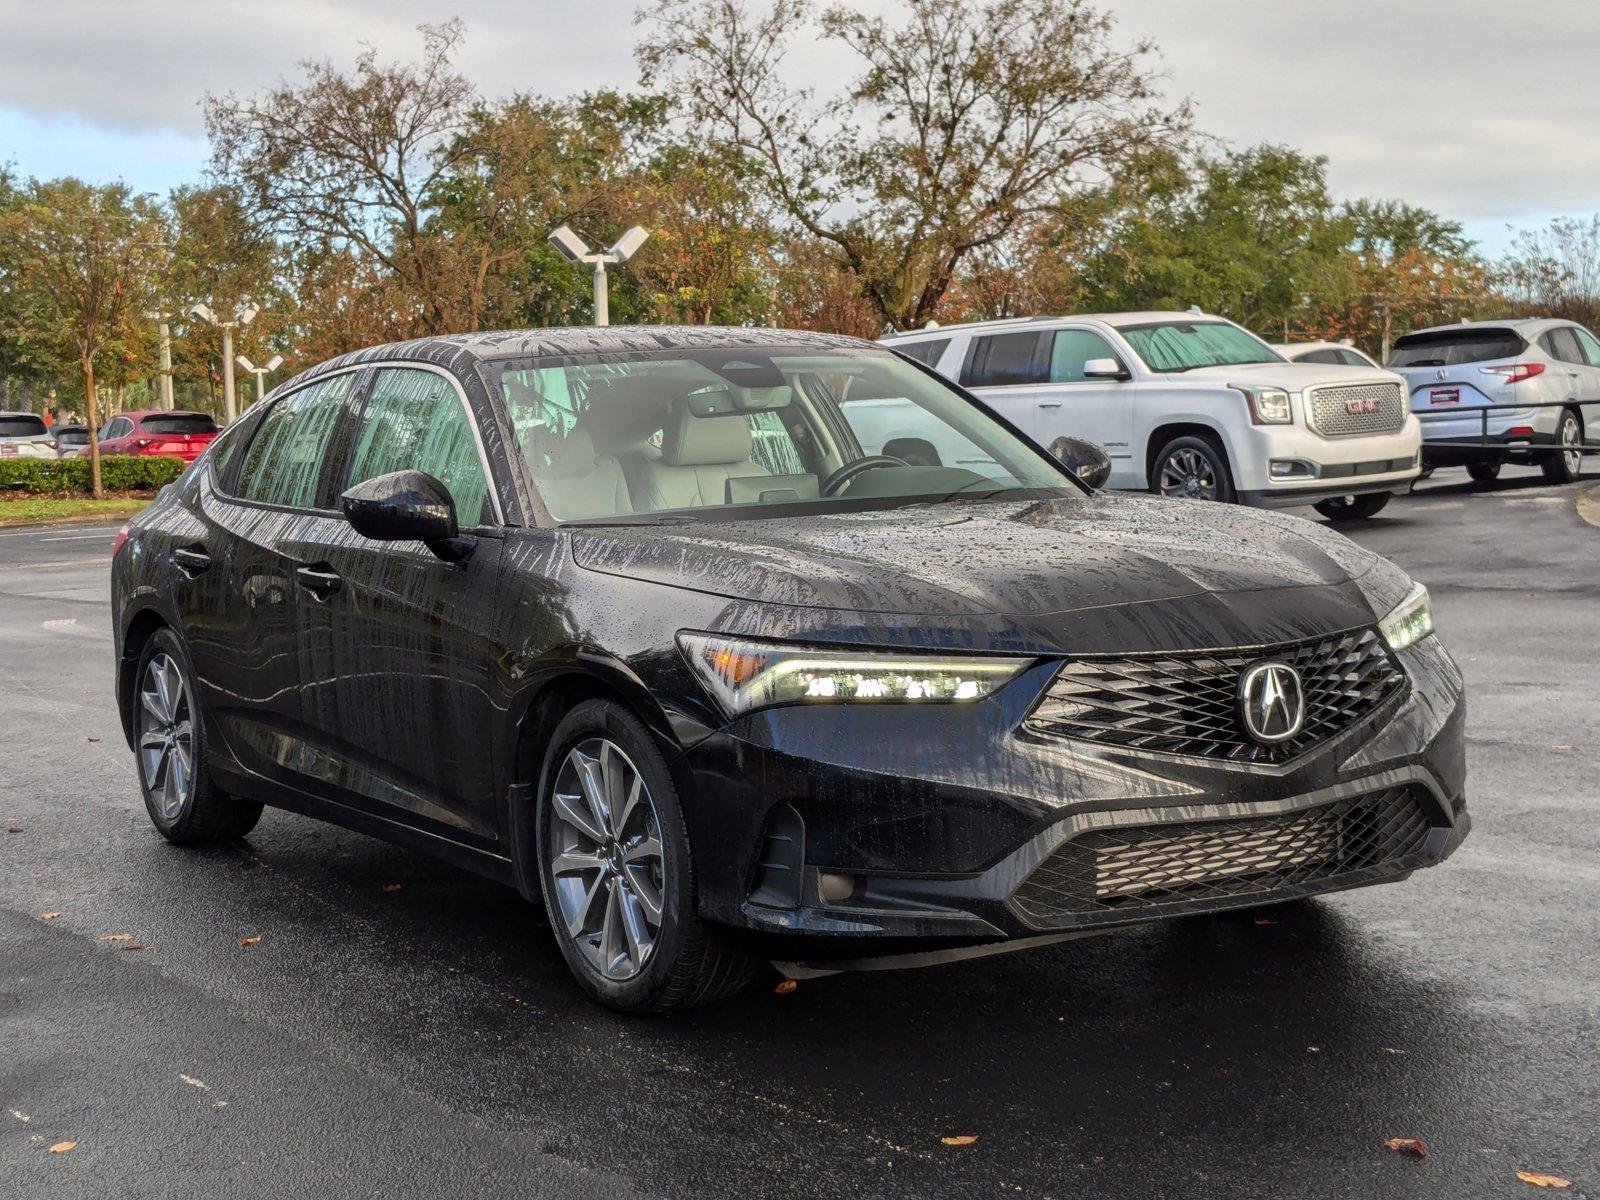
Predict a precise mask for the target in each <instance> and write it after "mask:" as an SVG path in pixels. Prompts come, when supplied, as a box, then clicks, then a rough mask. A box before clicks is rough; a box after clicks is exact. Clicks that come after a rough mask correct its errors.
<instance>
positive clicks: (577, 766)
mask: <svg viewBox="0 0 1600 1200" xmlns="http://www.w3.org/2000/svg"><path fill="white" fill-rule="evenodd" d="M536 829H537V831H538V832H537V839H538V842H537V845H536V847H535V849H536V852H537V854H538V862H539V883H540V888H541V890H542V891H543V893H544V902H545V909H546V911H547V912H548V913H549V916H550V928H551V930H552V931H553V932H554V934H555V938H556V944H557V945H558V946H560V947H561V954H562V956H563V957H564V958H565V959H566V960H567V966H568V967H569V968H570V969H571V971H572V974H573V978H575V979H576V980H577V981H578V986H579V987H581V988H582V989H583V990H584V991H585V992H587V993H588V994H589V996H590V997H591V998H592V999H594V1000H597V1001H599V1002H600V1003H601V1004H604V1005H605V1006H606V1007H608V1008H614V1009H616V1010H618V1011H619V1012H629V1013H668V1012H675V1011H677V1010H679V1009H684V1008H692V1007H694V1006H696V1005H700V1004H708V1003H711V1002H712V1001H715V1000H720V999H723V998H725V997H728V996H732V995H734V994H735V993H737V992H739V991H742V990H743V989H744V988H745V987H746V986H748V985H749V984H750V983H751V982H752V981H753V980H754V979H755V978H756V975H757V973H758V971H759V970H760V968H761V965H762V964H761V963H760V962H759V960H757V959H755V958H752V957H751V956H749V955H748V954H745V953H744V952H743V951H741V950H739V949H738V948H736V947H734V946H731V945H729V944H727V943H726V942H725V941H723V940H722V939H721V938H719V937H718V936H717V935H716V934H715V933H714V932H713V931H712V930H710V929H708V928H707V927H706V926H705V924H704V923H703V922H702V921H701V920H700V916H699V911H698V899H699V895H698V880H697V878H696V875H695V867H694V857H693V855H692V853H691V851H690V847H689V831H688V827H687V826H686V825H685V823H684V818H683V809H682V807H681V806H680V805H679V802H678V792H677V789H676V788H675V787H674V786H673V783H672V776H671V774H670V773H669V772H668V770H667V764H666V760H665V759H664V758H663V757H662V755H661V751H660V750H658V749H657V748H656V744H655V739H654V738H653V737H651V735H650V732H649V731H648V730H647V729H645V727H644V726H643V725H641V724H640V723H639V721H638V720H637V719H636V718H635V717H634V716H633V714H632V713H630V712H628V711H627V710H626V709H625V708H623V707H622V706H621V705H619V704H615V703H613V702H611V701H609V700H586V701H584V702H583V703H582V704H580V705H578V706H577V707H576V708H574V709H573V710H572V711H571V712H570V713H568V714H567V716H566V718H565V719H564V720H563V721H562V722H561V724H560V725H558V726H557V727H556V731H555V734H554V735H553V736H552V737H551V739H550V748H549V750H548V751H547V753H546V754H545V760H544V767H543V769H542V770H541V772H540V777H539V806H538V818H537V822H536ZM652 910H653V920H654V922H655V923H654V924H653V925H652V924H651V921H652ZM646 943H648V944H646Z"/></svg>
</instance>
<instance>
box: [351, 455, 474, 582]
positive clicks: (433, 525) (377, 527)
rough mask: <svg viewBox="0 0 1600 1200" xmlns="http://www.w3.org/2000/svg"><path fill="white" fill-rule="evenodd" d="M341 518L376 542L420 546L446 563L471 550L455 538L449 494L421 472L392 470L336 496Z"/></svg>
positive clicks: (468, 540)
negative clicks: (416, 543) (410, 543)
mask: <svg viewBox="0 0 1600 1200" xmlns="http://www.w3.org/2000/svg"><path fill="white" fill-rule="evenodd" d="M339 507H340V508H341V509H342V510H343V511H344V519H345V520H347V521H349V522H350V526H351V528H353V529H354V530H355V531H356V532H357V533H359V534H360V535H361V536H362V537H369V538H371V539H372V540H373V541H375V542H421V543H422V544H423V545H425V546H427V547H428V549H429V550H432V551H433V552H434V553H435V554H437V555H438V556H439V557H440V558H442V559H444V560H445V562H460V561H461V560H462V559H464V558H465V557H466V556H467V555H469V554H471V553H472V548H473V546H474V545H476V543H475V542H473V540H472V539H471V538H464V537H462V536H461V535H460V529H459V527H458V526H457V524H456V505H455V501H454V500H452V499H451V498H450V492H449V489H447V488H446V487H445V486H444V484H442V483H440V482H439V481H438V480H437V479H435V478H434V477H433V476H432V475H429V474H428V473H427V472H425V471H391V472H390V473H389V474H387V475H379V476H377V477H376V478H375V479H369V480H367V481H366V482H365V483H358V484H356V485H355V486H354V487H353V488H350V489H349V490H348V491H346V492H345V493H344V495H342V496H340V497H339Z"/></svg>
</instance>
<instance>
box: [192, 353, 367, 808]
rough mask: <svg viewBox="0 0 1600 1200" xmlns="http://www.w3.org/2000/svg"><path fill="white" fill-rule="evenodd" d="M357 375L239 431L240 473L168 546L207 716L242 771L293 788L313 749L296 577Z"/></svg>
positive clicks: (329, 382)
mask: <svg viewBox="0 0 1600 1200" xmlns="http://www.w3.org/2000/svg"><path fill="white" fill-rule="evenodd" d="M354 378H355V376H353V375H352V374H349V373H346V374H340V375H333V376H329V377H326V378H324V379H322V380H320V381H318V382H315V383H313V384H311V385H309V386H307V387H304V388H301V389H299V390H297V391H294V392H290V393H288V394H286V395H284V396H282V397H280V398H279V399H277V400H274V401H273V402H272V404H271V405H270V407H268V408H267V409H266V410H265V411H264V412H263V413H262V415H261V416H260V417H259V418H257V421H256V424H255V425H254V427H253V428H246V429H245V430H244V431H243V432H244V433H245V434H246V435H247V436H248V437H249V441H248V442H247V443H246V444H245V446H244V447H243V450H242V459H241V461H240V463H239V466H238V470H237V474H236V476H232V478H230V475H232V472H231V469H230V471H229V472H226V473H223V474H220V475H219V474H216V473H212V474H211V475H209V476H208V477H207V480H206V481H205V482H204V483H203V485H202V502H201V513H202V517H203V521H202V523H200V524H199V525H198V526H197V527H196V528H195V529H194V531H193V533H192V535H190V536H184V537H182V538H180V539H178V540H177V541H176V542H175V543H174V546H173V548H172V554H173V561H174V566H175V567H176V568H177V569H178V572H179V573H180V575H182V576H184V577H186V578H188V579H190V580H193V581H194V584H193V589H192V594H193V599H192V601H191V602H190V603H189V604H188V605H187V606H186V607H187V608H188V610H189V611H188V613H187V614H186V625H187V630H186V631H187V633H188V635H189V646H190V654H191V658H192V660H193V664H194V668H195V675H196V677H197V682H198V686H199V688H200V692H201V699H202V702H203V703H204V705H205V708H206V711H207V712H208V713H210V714H211V716H212V718H213V724H214V726H215V727H216V729H217V731H218V732H219V733H220V734H221V736H222V737H223V739H224V740H225V741H226V743H227V745H228V748H229V750H230V751H232V753H233V755H234V757H235V758H236V759H238V761H239V762H240V763H241V764H242V765H243V766H244V767H245V768H246V769H247V770H249V771H251V772H252V773H254V774H256V775H259V776H261V777H262V778H264V779H266V780H268V781H269V782H272V783H276V784H282V785H286V786H289V787H294V788H296V789H300V790H305V789H306V788H307V785H308V783H309V782H310V781H311V780H313V779H314V778H315V774H316V773H315V771H314V770H313V769H312V767H311V765H310V759H311V758H312V756H313V752H314V749H315V746H316V742H317V739H316V736H315V732H314V730H313V729H312V728H311V727H309V726H308V724H307V721H306V712H305V708H304V706H303V704H302V703H301V695H300V692H301V682H302V680H301V671H300V654H301V646H302V616H303V614H302V607H303V594H304V584H305V578H304V571H305V569H306V568H307V567H308V565H309V564H312V563H315V562H316V561H317V560H318V558H319V557H320V556H321V551H320V549H319V547H318V545H317V541H316V539H317V538H318V536H319V535H321V534H322V533H323V532H324V530H323V527H322V526H321V525H319V516H320V517H322V518H323V519H325V518H326V517H327V516H328V514H326V513H321V514H319V512H318V506H319V505H321V504H323V503H325V502H326V501H325V497H326V495H327V493H328V484H327V475H328V472H329V470H330V468H331V466H332V465H333V456H332V454H331V447H332V446H333V445H334V444H335V443H336V441H337V437H338V434H339V431H340V429H341V424H342V422H343V419H344V415H345V397H346V394H347V393H348V391H349V389H350V387H351V385H352V382H353V380H354Z"/></svg>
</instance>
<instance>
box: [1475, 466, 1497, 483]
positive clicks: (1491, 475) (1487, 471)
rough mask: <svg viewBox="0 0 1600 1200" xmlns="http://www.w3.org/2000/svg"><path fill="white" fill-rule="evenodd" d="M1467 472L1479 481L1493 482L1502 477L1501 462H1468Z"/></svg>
mask: <svg viewBox="0 0 1600 1200" xmlns="http://www.w3.org/2000/svg"><path fill="white" fill-rule="evenodd" d="M1467 474H1468V475H1470V476H1471V477H1472V479H1473V480H1474V481H1475V482H1477V483H1493V482H1494V481H1495V480H1496V479H1499V478H1500V464H1499V463H1497V462H1475V463H1468V464H1467Z"/></svg>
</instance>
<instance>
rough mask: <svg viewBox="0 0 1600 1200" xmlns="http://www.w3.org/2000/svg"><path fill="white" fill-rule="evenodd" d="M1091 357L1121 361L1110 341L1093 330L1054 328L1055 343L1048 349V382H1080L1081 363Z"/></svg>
mask: <svg viewBox="0 0 1600 1200" xmlns="http://www.w3.org/2000/svg"><path fill="white" fill-rule="evenodd" d="M1092 358H1114V359H1116V360H1117V361H1118V362H1119V363H1120V362H1121V361H1122V358H1121V356H1120V355H1118V354H1117V352H1116V351H1115V350H1113V349H1112V348H1111V343H1110V342H1108V341H1106V340H1105V338H1103V337H1101V336H1100V335H1099V334H1098V333H1095V332H1094V331H1093V330H1090V329H1058V330H1056V334H1055V345H1054V346H1053V347H1052V348H1051V350H1050V382H1051V383H1082V382H1083V381H1084V380H1083V364H1084V363H1086V362H1088V361H1089V360H1090V359H1092Z"/></svg>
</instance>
